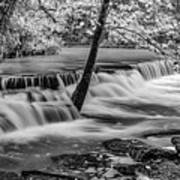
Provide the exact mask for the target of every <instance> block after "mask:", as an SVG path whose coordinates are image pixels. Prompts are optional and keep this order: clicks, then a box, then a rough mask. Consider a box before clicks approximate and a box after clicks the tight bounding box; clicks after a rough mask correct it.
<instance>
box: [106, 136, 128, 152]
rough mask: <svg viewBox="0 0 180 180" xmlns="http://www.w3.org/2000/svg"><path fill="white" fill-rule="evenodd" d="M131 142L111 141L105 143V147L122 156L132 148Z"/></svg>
mask: <svg viewBox="0 0 180 180" xmlns="http://www.w3.org/2000/svg"><path fill="white" fill-rule="evenodd" d="M130 143H131V140H122V139H111V140H107V141H104V142H103V146H104V147H105V148H106V149H107V150H109V151H111V152H113V153H118V154H121V155H126V154H127V152H128V148H129V146H130Z"/></svg>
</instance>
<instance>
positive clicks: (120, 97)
mask: <svg viewBox="0 0 180 180" xmlns="http://www.w3.org/2000/svg"><path fill="white" fill-rule="evenodd" d="M172 64H173V63H171V62H170V61H155V62H151V63H141V64H138V65H137V66H136V67H135V68H133V69H128V70H116V71H115V72H114V73H106V72H98V73H93V76H92V79H91V83H90V88H89V91H88V95H87V97H86V100H85V104H84V107H83V111H82V114H83V115H85V116H89V117H96V118H97V117H100V116H101V117H102V116H103V117H107V118H108V117H109V116H111V117H112V116H117V117H121V118H122V116H123V117H126V116H128V117H129V116H130V117H131V118H132V117H133V116H134V117H136V116H135V115H134V113H133V112H132V114H131V113H130V112H128V111H127V110H124V108H125V109H126V108H127V107H128V108H129V100H130V99H133V101H135V100H138V101H140V100H141V97H140V96H141V95H142V94H143V93H144V92H143V93H142V92H141V91H142V89H143V88H144V87H146V84H147V82H149V80H152V79H156V78H159V77H161V76H165V75H169V74H173V65H172ZM81 75H82V72H81V71H77V72H71V73H69V72H64V73H57V74H53V75H52V74H49V75H37V76H25V75H24V76H20V75H19V76H9V77H8V76H4V77H1V88H2V89H3V91H1V99H0V128H1V130H2V132H9V131H12V130H19V129H24V128H27V127H30V126H38V125H44V124H48V123H55V122H62V121H71V120H74V119H78V118H80V115H79V113H78V111H77V110H76V108H75V107H74V105H73V104H72V102H71V100H70V97H69V93H70V94H72V92H73V91H74V89H75V86H76V84H77V83H76V82H77V81H78V80H79V78H80V77H81ZM70 85H71V86H70ZM32 87H33V88H32ZM133 101H132V102H131V103H133ZM122 103H125V104H126V103H128V105H127V107H126V106H125V105H122ZM122 106H123V108H122ZM120 107H121V108H120ZM128 108H127V109H128ZM112 114H113V115H112Z"/></svg>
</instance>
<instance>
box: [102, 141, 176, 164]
mask: <svg viewBox="0 0 180 180" xmlns="http://www.w3.org/2000/svg"><path fill="white" fill-rule="evenodd" d="M103 145H104V147H105V148H106V149H108V150H110V151H112V152H114V153H119V154H121V155H123V154H124V155H125V154H129V156H130V157H131V158H133V159H134V160H135V161H136V162H147V161H150V160H157V159H168V160H175V159H177V154H176V152H175V151H173V150H167V149H162V148H159V147H154V146H151V145H149V144H147V143H144V142H143V141H140V140H138V139H131V140H122V139H112V140H108V141H105V142H104V143H103Z"/></svg>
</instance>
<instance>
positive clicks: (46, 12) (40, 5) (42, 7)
mask: <svg viewBox="0 0 180 180" xmlns="http://www.w3.org/2000/svg"><path fill="white" fill-rule="evenodd" d="M38 2H39V9H40V10H42V11H43V12H44V13H45V14H46V15H47V16H48V17H49V18H50V19H51V20H52V21H53V22H54V23H57V22H58V21H57V20H56V18H55V17H54V16H53V15H52V14H51V13H50V12H49V10H48V9H47V8H46V7H45V6H43V5H42V2H41V0H38Z"/></svg>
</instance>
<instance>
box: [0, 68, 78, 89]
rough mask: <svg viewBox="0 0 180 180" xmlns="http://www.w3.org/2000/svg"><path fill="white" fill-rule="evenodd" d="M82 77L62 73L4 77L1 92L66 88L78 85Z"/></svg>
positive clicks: (76, 73)
mask: <svg viewBox="0 0 180 180" xmlns="http://www.w3.org/2000/svg"><path fill="white" fill-rule="evenodd" d="M80 77H81V72H80V71H77V72H62V73H57V74H47V75H17V76H2V77H1V78H0V89H1V90H14V89H26V88H29V87H41V88H43V89H47V88H48V89H54V90H57V89H59V88H64V86H68V85H71V84H74V83H76V82H77V81H78V80H79V78H80Z"/></svg>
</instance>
